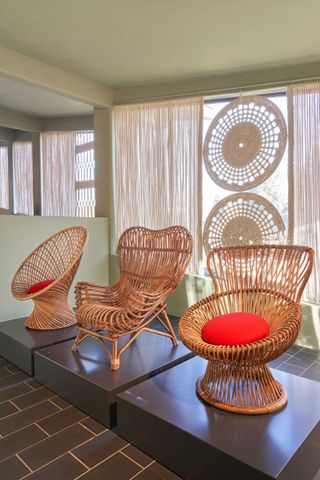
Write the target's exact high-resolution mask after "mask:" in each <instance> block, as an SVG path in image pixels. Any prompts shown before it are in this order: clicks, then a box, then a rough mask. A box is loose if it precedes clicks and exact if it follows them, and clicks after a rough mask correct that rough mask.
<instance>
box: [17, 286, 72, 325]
mask: <svg viewBox="0 0 320 480" xmlns="http://www.w3.org/2000/svg"><path fill="white" fill-rule="evenodd" d="M34 304H35V306H34V309H33V312H32V313H31V315H30V316H29V317H28V318H27V319H26V321H25V326H26V327H28V328H30V329H31V330H57V329H60V328H66V327H70V326H71V325H74V324H75V323H77V321H76V316H75V313H74V311H73V310H72V308H71V307H70V305H69V303H68V301H67V297H66V295H64V294H63V295H61V296H55V297H53V296H49V295H48V296H43V297H39V298H35V299H34Z"/></svg>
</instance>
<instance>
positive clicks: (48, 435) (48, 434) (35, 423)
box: [34, 419, 51, 437]
mask: <svg viewBox="0 0 320 480" xmlns="http://www.w3.org/2000/svg"><path fill="white" fill-rule="evenodd" d="M42 420H44V419H41V420H40V421H42ZM38 421H39V420H38ZM34 425H36V427H38V428H40V430H42V431H43V433H45V434H46V435H47V437H51V435H50V433H48V432H47V431H46V430H45V429H44V428H42V427H40V425H38V424H37V422H34Z"/></svg>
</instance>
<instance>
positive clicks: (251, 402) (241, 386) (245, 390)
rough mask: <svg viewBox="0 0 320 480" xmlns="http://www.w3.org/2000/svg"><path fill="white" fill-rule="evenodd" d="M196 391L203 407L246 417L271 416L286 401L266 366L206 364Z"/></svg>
mask: <svg viewBox="0 0 320 480" xmlns="http://www.w3.org/2000/svg"><path fill="white" fill-rule="evenodd" d="M196 390H197V394H198V395H199V397H200V398H202V399H203V400H204V401H205V402H206V403H209V404H210V405H212V406H214V407H216V408H219V409H220V410H226V411H228V412H233V413H240V414H246V415H259V414H264V413H273V412H276V411H278V410H281V409H282V408H283V407H284V406H285V405H286V404H287V401H288V396H287V392H286V390H285V388H284V387H283V386H282V385H281V384H280V383H279V382H278V381H277V380H275V378H274V377H273V375H272V373H271V371H270V369H269V367H268V366H267V365H258V366H242V367H238V366H230V365H225V364H217V363H216V362H213V361H212V362H208V366H207V370H206V372H205V374H204V375H203V376H202V377H200V378H199V379H198V381H197V385H196Z"/></svg>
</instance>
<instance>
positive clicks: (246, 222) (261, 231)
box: [203, 193, 285, 255]
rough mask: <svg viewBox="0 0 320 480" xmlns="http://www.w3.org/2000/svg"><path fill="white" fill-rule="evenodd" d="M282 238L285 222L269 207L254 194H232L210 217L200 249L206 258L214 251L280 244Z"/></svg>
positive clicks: (272, 207)
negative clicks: (234, 247) (242, 246)
mask: <svg viewBox="0 0 320 480" xmlns="http://www.w3.org/2000/svg"><path fill="white" fill-rule="evenodd" d="M284 235H285V225H284V222H283V220H282V217H281V215H280V213H279V212H278V210H277V209H276V208H275V207H274V206H273V205H272V203H270V202H269V201H268V200H266V199H265V198H263V197H261V196H260V195H256V194H254V193H235V194H234V195H229V196H228V197H226V198H224V199H223V200H221V201H220V202H219V203H217V205H216V206H215V207H214V208H213V209H212V210H211V212H210V213H209V215H208V218H207V220H206V223H205V227H204V233H203V245H204V249H205V252H206V254H207V255H208V253H209V252H210V251H211V250H212V249H213V248H216V247H231V246H238V245H252V244H262V243H279V242H282V241H283V240H284Z"/></svg>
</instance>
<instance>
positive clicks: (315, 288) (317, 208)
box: [287, 83, 320, 303]
mask: <svg viewBox="0 0 320 480" xmlns="http://www.w3.org/2000/svg"><path fill="white" fill-rule="evenodd" d="M287 94H288V127H289V155H290V156H291V159H292V162H293V166H294V175H293V178H292V184H293V188H292V195H293V198H294V201H293V205H294V213H293V215H294V243H296V244H302V245H308V246H310V247H312V248H313V249H314V251H315V264H314V268H313V271H312V274H311V277H310V279H309V281H308V283H307V287H306V289H305V291H304V299H305V300H308V301H310V302H316V303H320V275H319V273H320V272H319V265H320V195H319V185H320V83H314V84H310V85H294V86H290V87H288V92H287Z"/></svg>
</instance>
